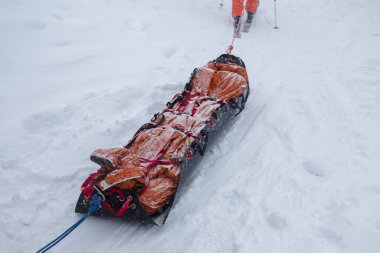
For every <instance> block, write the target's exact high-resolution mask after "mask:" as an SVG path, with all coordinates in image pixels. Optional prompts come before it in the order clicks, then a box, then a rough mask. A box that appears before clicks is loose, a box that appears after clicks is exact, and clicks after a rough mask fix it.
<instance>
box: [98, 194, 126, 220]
mask: <svg viewBox="0 0 380 253" xmlns="http://www.w3.org/2000/svg"><path fill="white" fill-rule="evenodd" d="M131 202H132V196H128V198H127V200H126V201H125V202H124V204H123V205H122V206H121V208H120V209H119V211H118V212H117V213H116V212H115V211H114V210H113V208H112V206H111V205H110V204H109V203H108V202H107V201H105V200H103V201H102V206H104V207H105V208H107V210H108V211H109V212H110V213H112V214H113V215H115V216H116V217H120V216H122V215H123V214H124V213H125V211H127V209H128V208H129V205H130V204H131Z"/></svg>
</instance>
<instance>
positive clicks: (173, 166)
mask: <svg viewBox="0 0 380 253" xmlns="http://www.w3.org/2000/svg"><path fill="white" fill-rule="evenodd" d="M248 96H249V83H248V76H247V72H246V68H245V64H244V62H243V61H242V60H241V59H240V58H239V57H236V56H233V55H229V54H223V55H221V56H219V57H218V58H217V59H215V60H213V61H211V62H209V63H208V64H207V65H206V66H204V67H200V68H197V69H195V70H194V71H193V73H192V75H191V77H190V80H189V82H188V83H187V84H186V85H185V88H184V90H183V91H182V92H181V93H178V94H176V95H175V96H174V97H173V99H172V100H171V101H170V102H168V103H167V108H166V109H165V110H164V111H162V112H160V113H157V114H156V115H154V117H153V118H152V119H151V121H150V122H149V123H146V124H144V125H143V126H142V127H141V128H140V129H139V130H138V131H137V132H136V134H135V135H134V136H133V138H132V139H131V140H130V141H129V143H128V144H127V145H126V146H124V147H122V148H112V149H98V150H96V151H94V152H93V154H92V155H91V157H90V158H91V160H92V161H93V162H95V163H97V164H99V165H100V168H99V170H98V171H97V172H94V173H92V174H91V175H90V176H89V177H88V178H87V180H86V181H85V182H84V183H83V185H82V188H81V191H82V193H81V195H80V196H79V199H78V202H77V204H76V208H75V212H77V213H86V212H87V211H88V208H89V204H90V201H91V198H92V196H93V194H94V193H95V192H96V193H97V194H99V195H100V196H102V198H103V201H102V207H101V208H100V209H98V210H97V211H95V212H94V214H95V215H99V216H106V217H108V216H109V217H119V218H121V219H125V220H134V221H137V222H141V223H152V224H156V225H159V226H161V225H163V224H164V223H165V220H166V218H167V216H168V214H169V212H170V209H171V207H172V205H173V203H174V202H175V199H176V196H179V195H180V194H178V192H179V191H181V189H183V188H184V185H186V184H187V183H188V182H187V180H188V179H189V178H191V173H192V172H193V171H194V169H195V167H196V166H197V163H198V162H199V161H200V159H201V157H202V156H203V155H204V153H205V151H206V148H207V145H208V143H209V142H210V141H211V140H213V139H216V135H218V133H220V132H221V130H222V129H223V128H224V126H225V125H226V124H227V123H228V122H230V121H231V120H232V118H233V117H235V116H237V115H238V114H239V113H240V112H241V111H242V110H243V109H244V106H245V103H246V101H247V99H248Z"/></svg>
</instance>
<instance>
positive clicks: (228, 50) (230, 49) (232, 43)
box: [226, 8, 244, 54]
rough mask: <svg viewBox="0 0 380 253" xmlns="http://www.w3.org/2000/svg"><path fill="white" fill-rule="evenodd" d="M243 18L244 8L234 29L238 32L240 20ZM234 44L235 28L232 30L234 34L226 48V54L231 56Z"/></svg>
mask: <svg viewBox="0 0 380 253" xmlns="http://www.w3.org/2000/svg"><path fill="white" fill-rule="evenodd" d="M243 16H244V8H243V11H242V12H241V15H240V19H239V23H238V25H237V28H236V29H238V30H240V25H241V20H242V19H243ZM234 42H235V28H234V34H233V36H232V41H231V44H230V45H229V46H228V47H227V50H226V53H227V54H232V50H233V49H234Z"/></svg>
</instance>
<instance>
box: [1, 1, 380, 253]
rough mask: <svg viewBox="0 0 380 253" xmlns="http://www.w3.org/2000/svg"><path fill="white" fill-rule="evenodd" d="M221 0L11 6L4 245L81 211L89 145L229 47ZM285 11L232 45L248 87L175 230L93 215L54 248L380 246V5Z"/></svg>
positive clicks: (119, 141)
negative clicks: (78, 202)
mask: <svg viewBox="0 0 380 253" xmlns="http://www.w3.org/2000/svg"><path fill="white" fill-rule="evenodd" d="M224 2H225V3H224V4H225V6H224V7H223V8H220V7H219V5H218V4H219V2H218V1H211V0H193V1H190V0H188V1H185V0H183V1H178V0H161V1H148V0H139V1H131V0H113V1H106V0H91V1H89V0H79V1H73V0H66V1H58V0H50V1H47V0H38V1H26V0H17V1H15V0H2V1H1V2H0V117H1V121H0V150H1V151H0V192H1V198H0V217H1V218H0V228H1V229H0V252H31V251H36V250H38V249H39V248H40V247H42V246H44V245H45V244H46V243H48V242H49V241H50V240H52V239H54V238H55V236H57V235H59V234H60V233H61V232H63V231H64V230H65V229H66V228H67V227H69V226H70V225H71V224H73V223H74V222H75V221H76V220H78V219H79V217H80V215H78V214H75V213H74V206H75V203H76V200H77V197H78V194H79V192H80V185H81V183H82V182H83V181H84V179H85V178H86V177H87V176H88V175H89V173H91V172H93V171H95V170H96V168H97V166H96V165H95V164H93V163H91V162H90V160H89V154H91V152H92V151H94V150H95V149H97V148H110V147H117V146H122V145H123V144H125V143H127V141H128V140H129V139H130V138H131V137H132V135H133V133H134V132H135V131H136V130H137V128H138V127H139V126H140V125H142V124H143V123H145V122H147V121H148V120H149V119H150V118H151V116H152V115H153V114H154V113H155V112H158V111H160V110H161V109H162V108H164V106H165V103H166V101H168V100H170V98H171V97H172V96H173V95H174V94H175V93H176V92H178V91H180V90H181V89H182V88H183V86H184V84H185V82H186V81H187V80H188V77H189V76H190V73H191V72H192V70H193V69H194V68H195V67H199V66H202V65H204V64H205V63H207V62H208V61H210V60H212V59H214V58H216V57H217V56H219V55H220V54H221V53H224V51H225V50H226V48H227V46H228V44H229V43H230V41H231V39H232V38H231V36H232V30H231V28H232V18H231V17H230V8H231V3H230V1H224ZM277 5H278V22H279V27H280V29H279V30H274V29H273V21H274V16H273V1H261V3H260V7H259V11H258V13H257V15H256V17H255V20H254V24H253V26H252V27H251V31H250V33H249V34H245V33H242V38H241V39H238V40H236V41H235V49H234V52H233V53H234V54H235V55H237V56H240V57H241V58H242V59H243V60H244V61H245V63H246V65H247V69H248V74H249V77H250V81H251V86H252V91H253V92H252V96H251V97H250V99H249V101H248V103H247V108H246V110H245V111H244V112H243V113H242V114H241V115H240V116H239V117H238V119H237V120H236V122H235V123H234V124H233V126H232V127H231V129H229V131H228V132H226V134H225V136H223V138H221V139H220V140H217V141H215V145H214V146H213V147H212V148H211V149H209V150H208V153H207V155H206V156H205V157H204V159H203V161H202V162H201V164H200V166H199V167H198V168H197V171H196V172H195V176H194V180H193V182H192V184H190V185H189V186H188V188H187V189H186V191H185V193H184V194H183V196H181V198H180V200H179V202H178V203H177V204H176V205H175V206H174V208H173V209H172V212H171V213H170V215H169V218H168V220H167V222H166V224H165V226H164V227H162V228H158V227H146V226H141V225H138V224H128V223H125V222H121V221H120V220H114V219H111V220H110V219H99V218H95V217H92V218H90V219H88V220H87V221H86V222H84V223H83V225H81V226H80V227H79V228H78V229H77V230H76V231H74V232H73V233H72V234H71V235H69V236H68V237H67V238H66V239H65V240H64V241H63V242H62V243H60V244H59V245H57V246H56V247H55V248H54V250H52V252H137V251H138V252H368V253H370V252H373V253H375V252H379V250H380V214H379V210H380V183H379V182H380V171H379V165H380V149H379V145H380V131H379V125H380V87H379V86H380V17H379V15H378V13H379V11H380V3H379V1H375V0H362V1H353V0H349V1H330V0H322V1H295V0H289V1H280V0H279V1H277Z"/></svg>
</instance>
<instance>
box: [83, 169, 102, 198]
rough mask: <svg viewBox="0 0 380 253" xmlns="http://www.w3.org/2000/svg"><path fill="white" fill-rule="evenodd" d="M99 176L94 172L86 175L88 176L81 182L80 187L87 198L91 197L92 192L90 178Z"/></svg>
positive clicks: (92, 187)
mask: <svg viewBox="0 0 380 253" xmlns="http://www.w3.org/2000/svg"><path fill="white" fill-rule="evenodd" d="M98 176H99V172H94V173H92V174H90V176H88V178H87V179H86V180H85V181H84V182H83V184H82V187H81V188H80V189H81V191H82V193H83V194H84V195H85V196H86V197H89V198H92V195H93V193H94V186H93V185H91V182H92V180H94V179H95V178H96V177H98Z"/></svg>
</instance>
